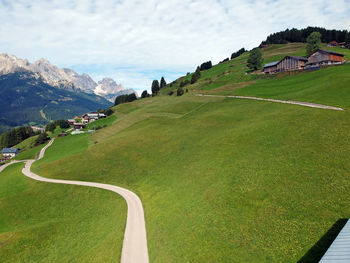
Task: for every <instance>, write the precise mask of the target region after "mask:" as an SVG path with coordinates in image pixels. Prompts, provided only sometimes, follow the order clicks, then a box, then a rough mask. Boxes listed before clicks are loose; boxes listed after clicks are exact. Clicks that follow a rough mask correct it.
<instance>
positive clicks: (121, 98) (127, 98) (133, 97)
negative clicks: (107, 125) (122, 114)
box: [114, 93, 137, 105]
mask: <svg viewBox="0 0 350 263" xmlns="http://www.w3.org/2000/svg"><path fill="white" fill-rule="evenodd" d="M134 100H137V97H136V95H135V93H131V94H129V95H120V96H118V97H116V98H115V101H114V105H119V104H121V103H126V102H132V101H134Z"/></svg>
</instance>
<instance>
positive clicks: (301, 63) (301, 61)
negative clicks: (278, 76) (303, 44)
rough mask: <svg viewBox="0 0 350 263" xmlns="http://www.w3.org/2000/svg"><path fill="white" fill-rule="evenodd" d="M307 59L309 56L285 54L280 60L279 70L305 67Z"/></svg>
mask: <svg viewBox="0 0 350 263" xmlns="http://www.w3.org/2000/svg"><path fill="white" fill-rule="evenodd" d="M307 61H308V60H307V58H303V57H295V56H285V57H284V58H283V59H282V60H280V61H279V62H278V64H277V72H284V71H293V70H301V69H304V68H305V64H306V63H307Z"/></svg>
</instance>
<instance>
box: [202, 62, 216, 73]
mask: <svg viewBox="0 0 350 263" xmlns="http://www.w3.org/2000/svg"><path fill="white" fill-rule="evenodd" d="M212 66H213V65H212V63H211V61H207V62H204V63H202V65H201V66H200V70H201V71H203V70H207V69H210V68H212Z"/></svg>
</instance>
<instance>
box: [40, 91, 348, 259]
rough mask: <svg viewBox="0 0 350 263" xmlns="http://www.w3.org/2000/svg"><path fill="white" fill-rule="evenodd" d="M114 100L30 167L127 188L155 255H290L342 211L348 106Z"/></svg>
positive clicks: (192, 99)
mask: <svg viewBox="0 0 350 263" xmlns="http://www.w3.org/2000/svg"><path fill="white" fill-rule="evenodd" d="M116 112H117V114H119V117H118V121H117V122H116V123H115V124H113V125H112V126H110V127H107V128H105V129H103V130H101V131H99V132H97V133H96V134H95V135H93V136H91V137H86V138H87V139H88V140H92V141H94V142H96V143H92V144H89V145H90V146H88V148H87V149H86V150H85V151H82V152H81V153H77V154H75V155H72V156H69V157H63V158H61V156H57V157H55V158H52V159H50V156H53V155H55V154H56V153H57V152H58V151H56V150H55V149H60V148H61V147H63V144H62V145H61V144H60V143H59V141H58V140H57V142H55V143H54V144H53V147H52V148H51V152H49V151H48V158H47V159H43V160H42V161H40V162H38V163H37V164H36V166H35V170H36V171H37V172H38V173H40V174H43V175H45V176H48V177H52V178H62V179H68V178H69V179H79V180H88V181H98V182H105V183H111V184H116V185H120V186H124V187H127V188H129V189H131V190H133V191H135V192H136V193H137V194H138V195H139V196H140V197H141V199H142V201H143V204H144V208H145V215H146V226H147V234H148V242H149V252H150V260H151V262H276V261H280V260H281V259H283V262H296V261H297V260H298V259H300V258H301V257H302V256H303V255H304V254H305V253H306V252H307V251H308V250H309V249H310V248H311V247H312V246H313V245H314V244H315V243H316V242H317V241H318V240H319V239H320V238H321V237H322V235H323V234H324V233H325V232H327V230H328V229H329V228H330V227H331V226H332V225H333V224H334V223H335V222H336V221H337V220H338V219H339V218H344V217H349V216H350V205H349V203H350V197H349V196H348V195H347V192H348V191H349V190H350V183H349V180H348V173H347V171H348V170H349V168H350V165H349V164H350V150H349V149H350V147H349V146H350V145H349V144H350V141H349V136H348V134H347V132H346V131H348V130H349V128H350V127H349V126H350V116H349V115H348V113H347V112H334V111H325V110H319V109H311V108H304V107H299V106H293V105H283V104H276V103H268V102H260V101H245V100H232V99H219V98H203V97H194V96H191V95H186V96H183V97H181V98H177V97H159V98H149V99H145V100H141V101H138V102H133V103H129V104H124V105H120V106H118V107H116ZM72 138H73V137H72ZM63 140H65V138H64V139H63ZM63 140H62V142H63ZM67 140H68V138H67ZM56 143H57V144H56ZM56 147H57V148H56ZM87 163H89V165H84V164H87ZM52 167H55V169H52Z"/></svg>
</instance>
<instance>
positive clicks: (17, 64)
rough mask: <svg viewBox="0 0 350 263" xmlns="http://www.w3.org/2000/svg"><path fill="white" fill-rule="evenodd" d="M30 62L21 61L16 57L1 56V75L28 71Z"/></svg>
mask: <svg viewBox="0 0 350 263" xmlns="http://www.w3.org/2000/svg"><path fill="white" fill-rule="evenodd" d="M29 65H30V64H29V62H28V60H26V59H19V58H17V57H16V56H13V55H8V54H0V74H2V75H3V74H8V73H13V72H15V71H18V70H23V69H24V70H25V69H27V70H28V66H29Z"/></svg>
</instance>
